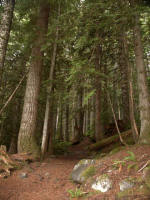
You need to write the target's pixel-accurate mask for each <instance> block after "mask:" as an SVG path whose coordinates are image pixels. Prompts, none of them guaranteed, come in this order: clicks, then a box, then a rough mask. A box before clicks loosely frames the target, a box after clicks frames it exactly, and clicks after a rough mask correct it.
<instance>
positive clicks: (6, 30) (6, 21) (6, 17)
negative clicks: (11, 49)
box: [0, 0, 15, 85]
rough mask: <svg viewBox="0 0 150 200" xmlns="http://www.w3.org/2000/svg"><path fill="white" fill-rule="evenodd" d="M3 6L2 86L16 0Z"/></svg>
mask: <svg viewBox="0 0 150 200" xmlns="http://www.w3.org/2000/svg"><path fill="white" fill-rule="evenodd" d="M3 6H4V11H3V13H2V16H1V18H2V19H1V24H0V30H1V31H0V85H1V82H2V72H3V67H4V62H5V56H6V50H7V44H8V39H9V35H10V30H11V24H12V19H13V11H14V6H15V0H4V2H3Z"/></svg>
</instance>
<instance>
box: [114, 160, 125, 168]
mask: <svg viewBox="0 0 150 200" xmlns="http://www.w3.org/2000/svg"><path fill="white" fill-rule="evenodd" d="M125 164H126V162H125V161H124V160H115V161H114V162H113V164H112V166H113V168H114V169H118V168H119V167H120V166H125Z"/></svg>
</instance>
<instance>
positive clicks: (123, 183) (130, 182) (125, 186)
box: [119, 178, 135, 191]
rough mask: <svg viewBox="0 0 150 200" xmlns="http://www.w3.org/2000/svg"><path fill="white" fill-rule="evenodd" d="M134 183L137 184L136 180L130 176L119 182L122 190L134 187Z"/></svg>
mask: <svg viewBox="0 0 150 200" xmlns="http://www.w3.org/2000/svg"><path fill="white" fill-rule="evenodd" d="M134 185H135V182H134V181H133V180H131V179H130V178H128V179H126V180H122V181H121V182H120V183H119V186H120V190H121V191H124V190H127V189H130V188H132V187H134Z"/></svg>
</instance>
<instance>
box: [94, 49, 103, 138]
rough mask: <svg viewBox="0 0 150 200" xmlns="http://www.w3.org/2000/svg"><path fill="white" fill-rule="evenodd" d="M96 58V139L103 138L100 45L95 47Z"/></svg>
mask: <svg viewBox="0 0 150 200" xmlns="http://www.w3.org/2000/svg"><path fill="white" fill-rule="evenodd" d="M95 54H96V58H95V68H96V72H97V75H96V80H95V84H96V85H95V87H96V94H95V96H96V97H95V98H96V101H95V110H96V116H95V138H96V141H98V140H100V139H102V138H103V131H102V118H101V113H102V108H101V99H102V85H101V78H100V73H101V58H102V47H101V46H100V45H98V46H97V48H96V52H95Z"/></svg>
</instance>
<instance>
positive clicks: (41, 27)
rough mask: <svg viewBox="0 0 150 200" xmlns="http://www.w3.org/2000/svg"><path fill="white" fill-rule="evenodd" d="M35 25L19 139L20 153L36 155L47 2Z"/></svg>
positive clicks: (40, 10) (48, 7) (43, 3)
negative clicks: (36, 132) (36, 130)
mask: <svg viewBox="0 0 150 200" xmlns="http://www.w3.org/2000/svg"><path fill="white" fill-rule="evenodd" d="M37 10H38V16H37V20H36V24H35V28H36V36H35V38H34V39H35V40H34V44H33V48H32V53H31V59H32V61H31V64H30V69H29V73H28V78H27V84H26V92H25V97H24V105H23V113H22V119H21V125H20V130H19V138H18V152H31V153H34V152H35V153H36V151H37V149H36V143H35V139H34V135H35V129H36V119H37V109H38V97H39V88H40V78H41V70H42V65H43V51H42V50H41V47H42V45H43V44H44V41H45V34H46V32H47V27H48V18H49V11H50V6H49V3H48V2H47V1H44V0H41V1H40V4H39V9H37Z"/></svg>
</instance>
